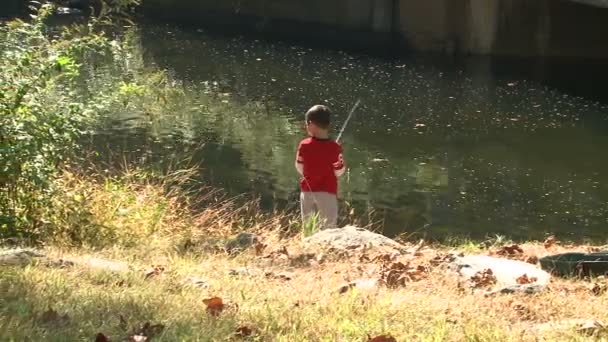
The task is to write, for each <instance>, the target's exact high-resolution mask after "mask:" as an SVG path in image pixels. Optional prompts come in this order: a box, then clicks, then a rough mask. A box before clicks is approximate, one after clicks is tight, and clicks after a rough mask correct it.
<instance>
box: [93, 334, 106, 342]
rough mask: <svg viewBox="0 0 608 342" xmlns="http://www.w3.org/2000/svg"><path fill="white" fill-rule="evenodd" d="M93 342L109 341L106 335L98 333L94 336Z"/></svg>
mask: <svg viewBox="0 0 608 342" xmlns="http://www.w3.org/2000/svg"><path fill="white" fill-rule="evenodd" d="M95 342H110V339H109V338H108V337H107V336H106V335H104V334H102V333H98V334H97V335H96V336H95Z"/></svg>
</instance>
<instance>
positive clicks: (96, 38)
mask: <svg viewBox="0 0 608 342" xmlns="http://www.w3.org/2000/svg"><path fill="white" fill-rule="evenodd" d="M128 2H129V3H130V4H133V3H134V1H128ZM126 3H127V0H124V1H122V2H121V6H123V5H126ZM121 8H122V7H117V9H114V10H113V11H109V10H105V11H103V13H102V14H101V15H100V16H99V17H95V18H91V20H90V21H89V22H88V23H87V24H85V25H73V26H68V27H64V28H62V29H61V30H59V32H57V30H56V29H54V28H51V27H49V26H48V24H47V23H48V21H49V20H48V19H49V18H50V17H51V16H52V15H53V13H54V11H55V7H54V6H53V5H51V4H43V5H40V6H39V7H37V8H32V9H33V10H34V14H32V15H31V21H23V20H19V19H17V20H13V21H10V22H8V23H5V24H3V25H1V26H0V69H1V70H2V73H0V194H1V195H0V236H2V235H29V236H32V235H34V236H35V235H37V233H39V231H38V229H39V228H40V227H41V226H42V224H43V223H44V222H45V218H44V214H43V213H44V212H48V211H49V206H50V205H51V204H52V203H51V201H50V199H51V195H52V192H53V181H54V179H55V176H56V173H57V169H58V167H59V166H60V165H61V164H62V163H63V162H65V160H66V159H68V158H70V157H72V156H73V152H74V151H75V141H76V139H77V138H78V137H79V136H80V135H81V134H82V133H83V131H84V129H85V128H86V124H87V123H88V122H89V121H90V120H91V119H93V118H94V117H95V113H96V112H97V111H99V109H100V108H103V105H101V106H100V105H99V103H98V102H97V100H98V99H99V98H100V97H99V96H98V94H93V92H87V91H86V89H83V88H82V82H79V77H80V76H81V75H82V70H83V61H85V60H89V59H90V58H91V56H104V55H111V54H110V53H109V52H110V51H112V48H113V46H116V45H118V44H116V43H115V42H113V41H112V40H111V39H109V38H108V37H107V36H106V35H105V34H104V32H103V30H102V29H101V28H102V27H105V26H107V25H108V23H109V18H110V17H109V15H110V14H112V13H116V11H117V10H120V9H121Z"/></svg>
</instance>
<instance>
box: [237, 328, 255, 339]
mask: <svg viewBox="0 0 608 342" xmlns="http://www.w3.org/2000/svg"><path fill="white" fill-rule="evenodd" d="M234 334H235V335H236V336H237V337H248V336H251V335H252V334H253V329H251V328H250V327H248V326H246V325H242V326H240V327H238V328H236V332H235V333H234Z"/></svg>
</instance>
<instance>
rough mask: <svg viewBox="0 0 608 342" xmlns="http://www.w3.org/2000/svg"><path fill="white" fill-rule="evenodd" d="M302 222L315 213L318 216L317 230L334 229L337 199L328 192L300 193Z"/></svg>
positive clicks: (336, 219)
mask: <svg viewBox="0 0 608 342" xmlns="http://www.w3.org/2000/svg"><path fill="white" fill-rule="evenodd" d="M300 207H301V209H302V222H306V221H307V220H308V219H309V218H310V217H311V216H313V215H314V214H315V213H318V214H319V228H320V229H328V228H336V225H337V221H338V197H337V196H336V195H334V194H330V193H328V192H302V193H301V194H300Z"/></svg>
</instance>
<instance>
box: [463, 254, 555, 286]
mask: <svg viewBox="0 0 608 342" xmlns="http://www.w3.org/2000/svg"><path fill="white" fill-rule="evenodd" d="M452 265H453V266H455V268H457V269H458V273H459V274H460V275H461V276H462V277H463V278H467V279H470V278H471V277H472V276H474V275H475V274H476V273H477V272H483V271H484V270H486V269H491V270H492V273H493V274H494V276H495V277H496V281H497V283H496V287H495V288H499V289H501V288H502V289H505V290H508V289H511V290H516V289H517V288H521V290H523V291H531V290H530V289H538V290H540V289H542V288H544V287H545V286H546V285H547V284H548V283H549V280H550V279H551V275H550V274H549V273H547V272H545V271H543V270H541V269H540V268H538V267H536V266H534V265H532V264H528V263H526V262H523V261H517V260H510V259H502V258H495V257H490V256H486V255H467V256H464V257H459V258H456V259H455V260H454V261H453V262H452ZM524 274H525V275H527V276H528V278H532V277H534V278H536V279H537V280H536V281H535V282H534V283H533V284H526V285H527V286H522V284H518V282H517V278H519V277H521V276H523V275H524ZM534 292H536V291H534Z"/></svg>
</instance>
